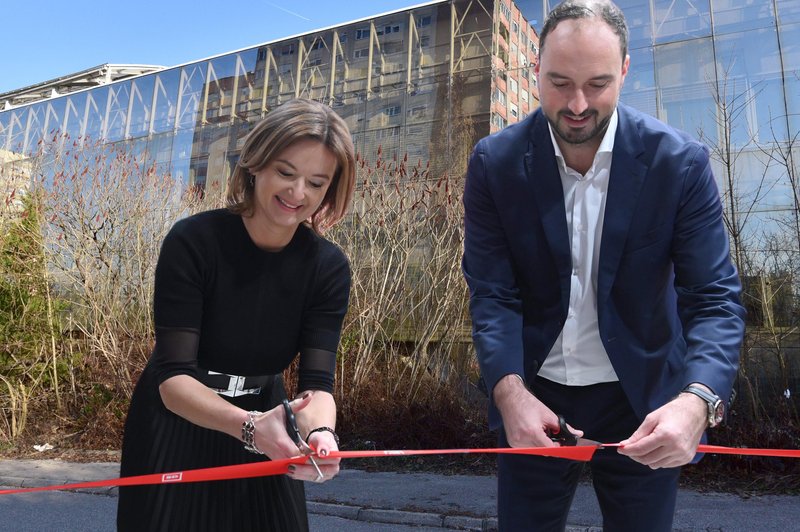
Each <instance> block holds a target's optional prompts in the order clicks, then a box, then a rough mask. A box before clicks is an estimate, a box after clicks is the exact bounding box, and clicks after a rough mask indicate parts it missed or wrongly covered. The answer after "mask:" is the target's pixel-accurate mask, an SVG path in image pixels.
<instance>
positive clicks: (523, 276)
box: [463, 0, 744, 532]
mask: <svg viewBox="0 0 800 532" xmlns="http://www.w3.org/2000/svg"><path fill="white" fill-rule="evenodd" d="M627 40H628V35H627V26H626V24H625V20H624V17H623V15H622V13H621V11H620V10H619V8H618V7H617V6H615V5H614V4H612V3H610V2H602V1H591V0H568V1H567V2H564V3H562V4H561V5H559V6H558V7H556V8H555V9H554V10H553V11H552V12H551V13H550V15H549V16H548V18H547V20H546V21H545V24H544V27H543V29H542V33H541V37H540V50H539V62H538V65H537V66H536V70H535V72H536V75H537V76H538V80H539V91H540V97H541V109H539V110H537V111H536V112H535V113H533V114H532V115H531V116H530V117H528V118H527V119H526V120H523V121H522V122H520V123H519V124H515V125H512V126H509V127H508V128H506V129H504V130H503V131H501V132H499V133H497V134H495V135H492V136H490V137H487V138H485V139H483V140H481V141H480V142H479V143H478V145H477V146H476V147H475V150H474V152H473V154H472V157H471V158H470V163H469V168H468V171H467V181H466V190H465V194H464V205H465V212H466V215H465V231H466V236H465V250H464V260H463V269H464V275H465V278H466V280H467V283H468V285H469V288H470V310H471V314H472V320H473V337H474V341H475V347H476V351H477V354H478V358H479V361H480V365H481V372H482V375H483V379H484V381H485V383H486V385H487V389H488V391H489V393H490V399H491V405H490V413H489V414H490V425H491V428H493V429H496V428H502V430H500V431H499V433H500V435H499V439H500V444H501V445H504V446H511V447H527V446H553V445H557V444H556V443H553V441H552V440H551V438H550V437H549V436H550V435H552V433H554V432H556V431H557V430H558V426H559V425H558V417H557V416H558V415H563V416H564V418H565V419H566V421H567V422H568V423H569V424H570V426H571V427H575V428H574V429H572V431H573V432H575V433H576V434H578V435H584V436H585V437H587V438H591V439H593V440H598V441H601V442H605V443H613V442H621V443H622V447H621V448H620V449H619V451H617V450H613V449H604V450H599V451H598V452H597V453H595V457H594V459H593V460H592V462H591V463H590V467H591V468H592V479H593V482H594V486H595V491H596V492H597V496H598V500H599V502H600V506H601V509H602V512H603V522H604V530H606V531H607V532H608V531H648V532H650V531H657V530H665V531H666V530H670V529H671V524H672V518H673V513H674V508H675V498H676V493H677V482H678V475H679V466H681V465H684V464H686V463H688V462H690V461H692V459H693V458H694V455H695V450H696V448H697V444H698V443H699V442H700V440H701V437H702V435H703V433H704V431H705V429H706V428H707V427H708V426H714V425H716V424H717V423H718V422H719V421H720V420H721V417H722V409H723V407H724V401H721V400H720V399H719V398H720V397H723V398H728V397H730V394H731V388H732V383H733V380H734V378H735V376H736V372H737V367H738V359H739V354H738V352H739V347H740V344H741V339H742V335H743V330H744V322H743V319H744V309H743V308H742V306H741V305H740V304H739V291H740V284H739V280H738V277H737V274H736V271H735V269H734V267H733V266H732V264H731V262H730V258H729V249H728V236H727V234H726V231H725V228H724V225H723V221H722V209H721V205H720V201H719V194H718V191H717V189H716V186H715V183H714V177H713V175H712V173H711V169H710V167H709V159H708V150H707V149H706V148H705V147H704V146H702V145H701V144H699V143H698V142H696V141H694V140H692V139H691V138H690V137H688V136H687V135H686V134H684V133H681V132H679V131H676V130H674V129H672V128H670V127H669V126H667V125H665V124H663V123H661V122H659V121H657V120H655V119H653V118H651V117H649V116H646V115H644V114H642V113H639V112H637V111H635V110H633V109H631V108H629V107H626V106H624V105H621V104H619V103H618V98H619V94H620V90H621V88H622V84H623V82H624V80H625V75H626V74H627V72H628V64H629V60H630V58H629V57H628V54H627ZM580 468H581V465H580V464H579V463H578V462H571V461H568V460H562V459H554V458H543V457H534V456H523V455H519V456H512V455H501V456H500V457H499V458H498V482H499V490H498V514H499V523H500V529H501V530H509V531H517V530H560V529H564V527H565V525H566V517H567V512H568V510H569V506H570V504H571V501H572V497H573V495H574V492H575V487H576V483H577V481H578V478H579V475H580Z"/></svg>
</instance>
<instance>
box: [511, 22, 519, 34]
mask: <svg viewBox="0 0 800 532" xmlns="http://www.w3.org/2000/svg"><path fill="white" fill-rule="evenodd" d="M511 33H513V34H514V35H517V34H518V33H519V24H517V23H516V22H512V23H511Z"/></svg>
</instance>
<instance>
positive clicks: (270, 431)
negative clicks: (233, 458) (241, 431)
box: [254, 394, 316, 476]
mask: <svg viewBox="0 0 800 532" xmlns="http://www.w3.org/2000/svg"><path fill="white" fill-rule="evenodd" d="M310 402H311V395H310V394H305V395H303V396H301V397H298V398H297V399H295V400H293V401H291V402H290V403H289V406H291V408H292V412H295V413H297V412H299V411H300V410H302V409H304V408H305V407H306V406H308V404H309V403H310ZM254 424H255V429H256V430H255V443H256V447H258V449H259V450H260V451H261V452H263V453H264V454H265V455H267V456H268V457H269V458H270V459H272V460H283V459H286V458H294V457H296V456H300V455H302V454H303V453H302V452H301V450H300V449H298V447H297V445H295V443H294V441H292V438H291V437H290V436H289V433H288V432H286V414H285V413H284V410H283V405H282V404H281V405H278V406H276V407H275V408H273V409H271V410H268V411H266V412H264V413H262V414H260V415H258V416H256V417H255V419H254ZM311 467H312V469H313V466H311ZM315 476H316V475H315Z"/></svg>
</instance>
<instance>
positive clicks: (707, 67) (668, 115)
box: [654, 39, 717, 143]
mask: <svg viewBox="0 0 800 532" xmlns="http://www.w3.org/2000/svg"><path fill="white" fill-rule="evenodd" d="M654 58H655V73H656V81H657V84H658V89H657V90H658V95H659V105H660V107H659V116H658V118H660V119H661V120H664V121H665V122H667V123H668V124H670V125H671V126H674V127H677V128H678V129H682V130H684V131H686V132H687V133H689V134H690V135H692V136H694V137H695V138H699V137H700V136H701V135H702V137H703V138H704V139H708V140H707V142H712V143H713V142H716V139H717V127H716V112H715V105H714V100H713V98H712V96H711V87H712V86H713V80H714V53H713V50H712V47H711V39H695V40H691V41H686V42H682V43H674V44H666V45H661V46H656V47H655V55H654Z"/></svg>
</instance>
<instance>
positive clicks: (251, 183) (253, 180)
mask: <svg viewBox="0 0 800 532" xmlns="http://www.w3.org/2000/svg"><path fill="white" fill-rule="evenodd" d="M255 186H256V177H255V176H254V175H253V174H250V188H253V187H255Z"/></svg>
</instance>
